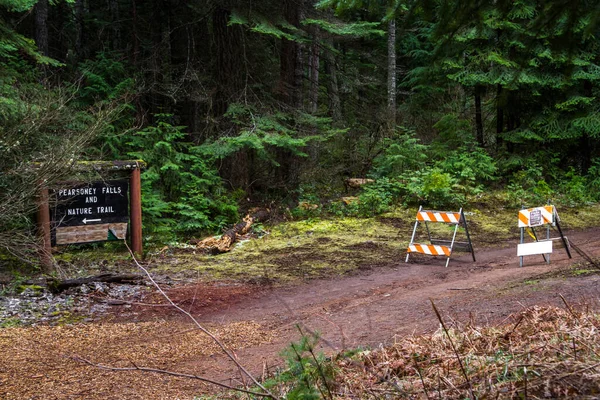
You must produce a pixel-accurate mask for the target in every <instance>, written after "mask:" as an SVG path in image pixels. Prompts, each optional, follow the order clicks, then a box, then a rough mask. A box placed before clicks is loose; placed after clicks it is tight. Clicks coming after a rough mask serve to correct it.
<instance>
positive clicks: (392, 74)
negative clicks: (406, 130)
mask: <svg viewBox="0 0 600 400" xmlns="http://www.w3.org/2000/svg"><path fill="white" fill-rule="evenodd" d="M387 45H388V48H387V50H388V79H387V133H388V135H392V134H393V133H394V131H395V129H396V21H395V20H394V19H390V21H389V22H388V42H387Z"/></svg>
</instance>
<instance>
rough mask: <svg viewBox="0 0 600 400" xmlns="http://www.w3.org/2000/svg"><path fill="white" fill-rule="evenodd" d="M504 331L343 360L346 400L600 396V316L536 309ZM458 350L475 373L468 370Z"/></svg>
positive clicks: (405, 342) (464, 334) (434, 338)
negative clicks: (355, 399) (471, 391)
mask: <svg viewBox="0 0 600 400" xmlns="http://www.w3.org/2000/svg"><path fill="white" fill-rule="evenodd" d="M512 317H513V318H512V319H513V321H514V322H512V323H508V324H506V325H502V326H496V327H484V328H482V327H476V326H471V325H467V326H460V327H459V326H454V327H452V328H451V329H449V330H448V334H446V333H445V332H444V331H443V330H442V329H439V330H438V331H437V332H436V333H434V334H433V335H424V336H415V337H409V338H403V339H402V340H400V341H398V342H397V343H396V344H394V345H393V346H391V347H387V348H380V349H377V350H373V351H364V352H362V353H359V354H358V356H357V357H354V358H350V359H349V358H340V359H338V362H337V364H338V368H339V369H338V374H337V383H338V387H337V390H336V392H337V393H338V396H339V397H340V398H360V399H381V398H390V399H393V398H415V399H421V398H422V399H469V398H472V396H471V393H470V391H469V382H470V385H471V386H472V388H473V393H474V395H475V397H476V398H478V399H496V398H502V399H509V398H523V399H539V398H546V399H547V398H552V399H555V398H590V399H591V398H598V396H599V395H600V334H599V333H600V316H599V315H596V314H594V313H592V312H590V311H574V310H573V309H572V308H571V307H568V308H567V309H561V308H556V307H538V306H535V307H532V308H529V309H526V310H525V311H523V312H521V313H519V314H517V315H513V316H512ZM450 340H451V341H452V342H453V343H454V346H455V347H456V349H457V353H458V356H459V357H460V359H461V360H462V363H463V365H464V367H465V370H466V373H467V379H468V381H467V379H466V378H465V374H464V373H463V372H462V371H461V369H460V366H459V362H458V359H457V354H456V353H455V352H454V351H453V349H452V345H451V342H450Z"/></svg>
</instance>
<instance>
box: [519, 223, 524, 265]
mask: <svg viewBox="0 0 600 400" xmlns="http://www.w3.org/2000/svg"><path fill="white" fill-rule="evenodd" d="M524 235H525V228H521V242H520V243H521V244H523V243H524V240H525V237H524ZM522 266H523V256H521V257H519V267H522Z"/></svg>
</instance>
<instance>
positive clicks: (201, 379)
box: [71, 356, 273, 398]
mask: <svg viewBox="0 0 600 400" xmlns="http://www.w3.org/2000/svg"><path fill="white" fill-rule="evenodd" d="M71 358H72V359H73V360H75V361H78V362H82V363H85V364H88V365H91V366H92V367H96V368H100V369H104V370H107V371H144V372H154V373H157V374H163V375H170V376H177V377H180V378H190V379H196V380H199V381H202V382H206V383H210V384H213V385H216V386H220V387H222V388H225V389H230V390H235V391H238V392H243V393H247V394H252V395H255V396H260V397H268V398H273V396H272V395H271V394H269V393H260V392H254V391H252V390H246V389H241V388H237V387H233V386H230V385H227V384H225V383H221V382H217V381H214V380H212V379H209V378H205V377H203V376H199V375H194V374H184V373H181V372H174V371H167V370H164V369H158V368H149V367H138V366H137V365H135V364H134V363H132V364H133V367H112V366H110V365H103V364H96V363H93V362H91V361H90V360H86V359H85V358H82V357H79V356H74V357H71Z"/></svg>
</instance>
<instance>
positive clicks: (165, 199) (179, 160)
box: [128, 114, 238, 236]
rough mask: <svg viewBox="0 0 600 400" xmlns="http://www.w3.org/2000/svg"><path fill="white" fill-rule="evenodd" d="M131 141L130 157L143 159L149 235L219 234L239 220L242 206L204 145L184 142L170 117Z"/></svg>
mask: <svg viewBox="0 0 600 400" xmlns="http://www.w3.org/2000/svg"><path fill="white" fill-rule="evenodd" d="M156 118H157V119H158V122H157V123H156V125H155V126H149V127H146V128H144V129H143V130H141V131H139V132H137V133H135V134H134V135H132V136H131V137H130V140H129V143H128V145H129V146H130V148H132V149H139V150H136V151H131V152H130V153H129V155H130V156H133V157H136V158H139V159H142V160H144V161H146V163H147V164H148V169H147V170H145V171H144V172H143V173H142V194H143V196H142V206H143V208H144V228H145V229H147V230H148V232H149V233H160V234H165V235H171V236H172V235H173V234H175V235H176V234H185V235H189V234H192V233H197V232H199V231H215V230H218V229H221V228H223V227H224V226H225V225H227V224H229V223H232V222H235V221H236V220H237V217H238V214H237V206H236V204H235V201H234V199H232V198H231V196H229V195H228V193H227V192H226V191H225V189H224V187H223V184H222V181H221V179H220V177H219V176H218V174H217V170H216V168H215V166H214V165H213V164H212V163H211V160H210V159H207V158H206V157H204V156H201V151H200V149H199V147H198V146H194V145H193V144H192V143H189V142H186V141H184V139H185V137H186V134H185V133H184V132H182V129H183V127H180V126H173V125H171V124H170V123H169V122H167V120H168V119H169V118H170V115H166V114H161V115H157V116H156Z"/></svg>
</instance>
